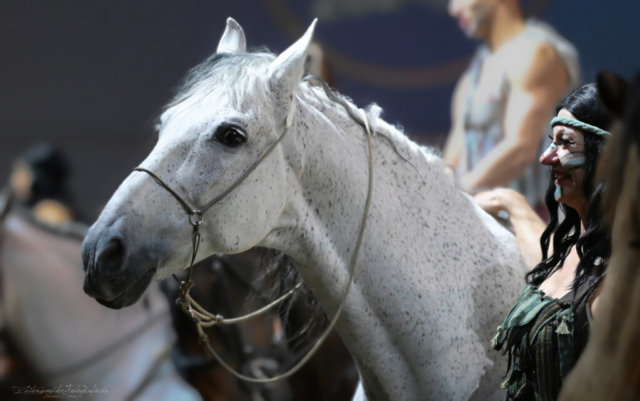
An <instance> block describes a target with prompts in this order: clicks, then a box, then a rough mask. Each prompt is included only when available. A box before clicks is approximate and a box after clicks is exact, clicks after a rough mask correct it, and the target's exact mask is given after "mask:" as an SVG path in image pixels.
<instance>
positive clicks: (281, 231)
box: [263, 91, 475, 320]
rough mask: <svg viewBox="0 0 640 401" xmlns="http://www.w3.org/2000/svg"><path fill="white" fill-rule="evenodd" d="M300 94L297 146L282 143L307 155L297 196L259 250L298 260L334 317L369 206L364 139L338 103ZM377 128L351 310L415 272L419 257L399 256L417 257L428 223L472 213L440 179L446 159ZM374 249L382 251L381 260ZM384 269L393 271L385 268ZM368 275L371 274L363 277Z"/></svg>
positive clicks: (449, 235) (295, 184) (445, 235)
mask: <svg viewBox="0 0 640 401" xmlns="http://www.w3.org/2000/svg"><path fill="white" fill-rule="evenodd" d="M298 98H299V110H298V112H297V115H296V121H297V122H296V123H294V126H293V127H292V128H291V129H292V130H293V131H294V132H291V133H290V136H289V142H294V141H296V142H297V143H296V144H294V145H292V144H291V143H289V144H287V145H285V150H284V151H285V152H288V151H289V148H297V149H303V152H302V153H303V155H302V157H301V159H302V161H301V162H300V163H301V165H302V168H301V169H300V171H298V172H297V173H296V174H297V175H296V176H295V177H294V178H292V179H291V185H292V189H291V193H292V194H293V195H292V197H291V200H290V203H289V205H288V206H287V207H286V208H285V211H284V213H283V215H282V221H281V224H280V225H279V227H278V228H277V229H275V230H274V231H273V232H272V234H271V235H269V236H268V237H267V239H266V240H265V242H264V243H263V245H265V246H268V247H274V248H276V249H279V250H281V251H284V252H285V253H287V254H289V255H290V256H292V258H293V260H294V262H295V264H296V267H297V269H298V271H299V273H300V274H301V276H302V278H303V279H304V280H305V282H306V283H307V284H308V285H309V286H311V288H312V289H314V294H315V295H316V296H317V297H318V299H319V300H320V302H321V304H322V305H323V307H324V308H325V311H327V312H328V313H329V314H332V312H333V310H335V308H336V307H337V305H338V303H339V301H340V298H341V293H342V290H343V288H345V285H346V282H347V280H348V276H349V274H348V267H349V266H348V264H349V260H350V258H351V255H352V253H353V250H354V245H355V241H356V238H357V235H358V231H359V229H360V225H361V220H362V215H363V211H364V207H365V203H366V197H367V188H368V186H367V182H368V161H367V152H366V137H365V133H364V130H363V129H362V127H361V126H360V125H358V124H356V123H355V122H353V120H352V119H351V118H349V117H348V115H347V114H346V113H345V112H343V111H342V112H341V110H340V109H339V108H337V107H336V106H334V105H327V104H326V103H325V102H328V100H326V101H325V102H323V101H322V100H319V99H317V98H316V97H315V96H314V95H312V94H311V95H310V94H309V93H308V92H304V91H303V92H302V93H301V94H299V95H298ZM372 123H373V124H372V125H373V126H374V127H376V128H375V131H376V133H375V134H374V136H373V142H374V151H373V153H374V155H373V157H374V164H375V167H374V181H375V184H374V189H373V199H372V206H371V211H370V215H369V217H368V220H367V227H366V233H365V237H364V243H363V245H362V248H361V250H360V257H359V260H360V261H361V263H359V266H358V268H359V269H361V270H360V271H359V273H358V274H357V275H356V277H358V278H357V280H356V282H355V285H354V287H353V288H352V295H351V297H350V301H349V303H350V304H352V307H353V308H354V309H357V308H362V307H365V306H366V305H365V304H366V303H367V301H366V300H365V299H364V298H366V297H367V296H364V298H362V297H360V295H362V294H360V295H358V294H359V292H360V291H361V289H362V287H364V286H366V285H367V283H368V281H369V280H377V279H384V278H383V277H389V275H402V274H404V273H403V272H402V270H403V269H405V268H406V269H412V268H415V265H413V263H414V262H415V260H411V261H409V259H411V258H408V259H407V258H405V257H403V255H410V256H415V255H416V254H418V253H419V252H417V251H416V248H419V247H424V244H422V245H421V244H419V243H417V241H416V239H419V238H422V237H423V235H421V234H428V227H429V226H432V227H435V226H436V225H438V224H439V223H438V222H437V221H436V219H440V218H441V215H442V213H441V212H440V209H443V207H444V208H447V207H452V206H453V207H455V209H456V210H457V211H458V213H456V215H455V216H454V217H456V218H458V217H460V218H464V217H465V216H467V217H471V216H473V215H475V212H474V210H473V207H472V206H471V204H470V202H469V201H468V199H466V198H465V197H464V196H463V195H462V194H461V193H460V191H459V190H458V189H457V188H456V187H455V186H454V185H453V183H452V182H451V180H450V179H449V178H448V177H447V176H446V175H445V174H444V168H443V165H442V162H441V160H440V159H438V158H437V157H435V156H432V155H429V154H427V153H425V152H423V150H422V149H420V148H419V147H418V146H417V145H415V144H413V143H411V142H410V141H409V140H408V139H406V138H405V137H404V136H403V135H402V134H401V133H399V132H397V131H394V130H395V129H394V128H393V127H391V126H390V125H388V124H386V123H384V122H383V121H381V120H377V121H372ZM303 127H304V128H303ZM382 135H384V137H386V138H389V140H390V141H391V143H393V145H394V146H395V147H396V150H397V152H396V150H394V149H393V147H392V146H390V145H389V144H388V143H387V142H388V140H386V139H384V138H383V137H382ZM286 146H289V148H286ZM398 153H399V154H400V155H401V156H402V157H401V156H400V155H399V154H398ZM402 158H404V159H407V161H404V160H403V159H402ZM292 170H293V168H292ZM432 211H433V212H432ZM398 227H402V230H398ZM441 235H442V239H443V240H444V241H447V240H449V239H450V240H451V241H453V238H454V236H455V233H454V232H453V231H452V230H443V231H442V232H441ZM376 249H378V250H386V251H385V252H383V253H384V254H383V255H380V254H379V253H378V252H376V251H374V250H376ZM403 258H404V259H406V260H404V261H403V260H402V259H403ZM413 259H419V258H413ZM407 262H409V263H407ZM388 265H393V266H394V269H388V268H385V266H388ZM365 269H366V272H365ZM371 272H375V274H374V275H375V277H374V275H370V276H369V275H367V274H368V273H371ZM361 285H362V287H361ZM365 292H366V291H365ZM359 297H360V298H359ZM358 299H359V300H360V301H358ZM359 302H361V304H360V305H358V303H359ZM347 313H348V312H347ZM345 320H346V319H345Z"/></svg>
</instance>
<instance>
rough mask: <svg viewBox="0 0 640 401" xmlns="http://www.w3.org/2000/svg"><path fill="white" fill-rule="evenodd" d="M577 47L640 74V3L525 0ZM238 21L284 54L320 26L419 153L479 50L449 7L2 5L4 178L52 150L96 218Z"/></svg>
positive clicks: (586, 61)
mask: <svg viewBox="0 0 640 401" xmlns="http://www.w3.org/2000/svg"><path fill="white" fill-rule="evenodd" d="M525 7H526V8H527V9H529V10H532V11H533V12H535V13H537V14H538V15H539V18H540V19H542V20H544V21H546V22H548V23H550V24H551V25H552V26H554V27H555V28H556V29H557V30H558V31H559V32H560V33H561V34H562V35H564V36H565V37H567V38H568V39H569V40H571V41H572V42H573V43H574V44H575V45H576V47H577V48H578V51H579V53H580V58H581V64H582V67H583V71H584V78H585V80H586V81H590V80H593V79H594V77H595V74H596V73H597V71H599V70H600V69H603V68H606V69H609V70H613V71H615V72H617V73H619V74H621V75H623V76H626V77H627V78H629V77H631V76H632V75H633V73H634V72H635V71H636V70H638V69H640V30H639V29H638V28H637V25H636V24H637V23H638V21H640V2H638V1H637V0H634V1H631V0H617V1H615V2H603V1H597V0H581V1H566V0H562V1H560V0H555V1H553V0H526V2H525ZM227 16H233V17H234V18H235V19H236V20H238V22H240V24H241V25H242V26H243V28H244V29H245V32H246V35H247V40H248V45H249V47H254V48H255V47H260V46H266V47H268V48H269V49H271V50H272V51H275V52H279V51H282V50H284V49H285V48H286V47H287V46H289V45H290V44H291V43H293V41H294V40H295V39H297V38H298V37H299V36H300V35H301V34H302V32H303V31H304V30H305V29H306V27H307V26H308V24H309V23H310V22H311V21H312V19H313V18H314V17H315V16H318V17H319V24H318V26H317V30H316V37H315V38H316V39H317V40H318V41H320V43H321V44H322V45H323V47H324V49H325V51H326V52H327V53H328V56H329V62H330V65H331V67H332V70H333V74H334V77H335V83H336V86H337V87H338V88H339V89H340V91H341V92H343V93H345V94H347V95H349V96H351V97H352V98H353V99H354V100H355V102H356V103H357V104H358V105H361V106H364V105H366V104H368V103H371V102H377V103H378V104H379V105H380V106H382V107H383V109H384V115H383V116H384V118H385V119H386V120H387V121H389V122H391V123H396V124H400V125H402V126H404V127H405V129H406V132H407V133H408V134H409V135H410V136H411V137H412V138H413V139H415V140H417V141H420V142H422V143H431V144H440V143H442V141H443V139H444V136H445V135H446V132H447V131H448V129H449V118H450V117H449V108H450V100H451V94H452V91H453V86H454V84H455V81H456V80H457V78H458V77H459V75H460V73H461V72H462V71H463V69H464V68H465V67H466V65H467V62H468V60H469V58H470V56H471V55H472V53H473V51H474V49H475V47H476V45H477V43H474V42H472V41H471V40H469V39H467V38H466V37H464V36H463V35H462V33H461V32H460V31H459V29H458V27H457V23H456V21H454V20H453V19H451V18H450V17H449V16H448V14H447V11H446V0H384V1H383V0H185V1H180V2H177V1H169V0H137V1H129V2H116V1H100V2H88V1H85V0H58V1H55V2H53V1H50V0H32V1H21V0H7V1H3V2H2V4H1V5H0V50H1V51H2V60H3V62H2V63H0V77H1V78H0V79H1V80H2V90H0V110H2V114H1V116H0V135H1V137H0V138H1V142H0V173H1V174H2V176H6V174H7V173H8V170H9V168H10V165H11V162H12V160H13V159H14V158H15V156H16V155H17V154H19V153H20V152H22V151H24V150H25V149H26V148H27V147H28V146H30V145H33V144H34V143H36V142H39V141H41V140H49V141H52V142H54V143H55V144H57V145H58V146H60V147H61V148H63V150H65V151H66V152H67V153H68V154H69V155H70V157H71V159H72V160H71V161H72V164H73V165H74V167H75V169H76V174H75V176H74V181H73V188H74V192H75V194H76V195H77V196H78V197H79V198H80V202H79V203H81V204H82V205H83V207H84V208H85V212H86V214H87V215H89V216H94V215H95V213H96V212H97V210H98V206H99V205H101V204H102V203H103V202H105V201H106V199H108V197H109V195H110V194H111V193H112V192H113V190H114V189H115V188H116V186H117V184H118V183H119V182H120V181H121V180H122V179H123V178H124V177H125V176H126V175H127V174H128V172H129V171H130V170H131V168H132V167H134V166H135V165H136V164H137V163H139V162H140V160H142V158H143V157H144V155H145V154H146V153H147V152H148V151H149V149H150V146H151V145H152V143H153V140H154V139H153V138H154V136H153V128H152V127H153V120H154V118H155V116H156V115H157V114H158V112H159V110H160V109H161V107H162V105H163V104H164V103H165V102H166V101H167V100H168V99H169V98H170V96H171V92H172V88H174V87H175V85H176V84H177V83H178V81H179V80H180V78H181V77H182V76H183V75H184V74H185V73H186V71H187V70H188V69H189V68H191V67H192V66H194V65H195V64H196V63H198V62H200V61H202V60H204V59H205V58H206V57H208V56H209V55H210V54H211V53H212V52H213V51H214V50H215V47H216V45H217V42H218V40H219V38H220V35H221V34H222V32H223V30H224V26H225V20H226V17H227Z"/></svg>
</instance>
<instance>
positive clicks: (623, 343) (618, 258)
mask: <svg viewBox="0 0 640 401" xmlns="http://www.w3.org/2000/svg"><path fill="white" fill-rule="evenodd" d="M598 90H599V92H600V94H601V98H602V101H603V103H604V104H605V106H606V107H607V109H608V110H609V111H610V112H611V113H612V114H613V115H614V116H615V117H616V119H617V124H616V127H615V128H614V129H613V130H612V131H613V137H612V139H611V140H610V142H609V143H608V144H607V148H606V151H605V154H604V155H603V158H602V159H601V162H600V166H599V170H600V180H601V182H602V185H606V186H607V188H606V191H605V194H606V195H605V201H604V208H605V212H606V215H607V218H608V220H609V224H610V225H611V226H612V245H613V249H612V254H611V258H610V259H609V267H608V273H607V277H606V279H605V280H604V285H603V288H602V294H601V296H600V305H599V306H598V316H597V317H596V319H595V321H594V323H593V326H592V329H591V334H590V339H589V343H588V345H587V348H586V349H585V351H584V354H583V355H582V357H581V358H580V360H579V361H578V363H577V365H576V367H575V369H574V370H573V372H572V373H571V375H569V377H568V379H567V381H566V382H565V384H564V387H563V390H562V393H561V395H560V400H562V401H574V400H575V401H596V400H617V401H631V400H638V399H640V358H638V355H640V325H639V324H638V316H640V296H639V294H640V269H639V264H638V261H639V260H640V208H639V205H640V186H639V184H640V74H638V75H637V76H636V78H635V80H634V81H633V83H632V84H631V85H630V84H628V83H626V82H624V81H623V80H622V79H620V78H618V77H616V76H614V75H612V74H601V75H600V76H599V77H598Z"/></svg>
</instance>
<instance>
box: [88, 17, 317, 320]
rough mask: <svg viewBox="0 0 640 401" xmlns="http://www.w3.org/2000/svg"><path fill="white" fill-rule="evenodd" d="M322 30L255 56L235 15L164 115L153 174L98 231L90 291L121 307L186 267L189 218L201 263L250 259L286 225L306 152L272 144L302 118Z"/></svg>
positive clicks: (137, 178) (121, 200)
mask: <svg viewBox="0 0 640 401" xmlns="http://www.w3.org/2000/svg"><path fill="white" fill-rule="evenodd" d="M314 27H315V21H314V23H312V24H311V26H310V27H309V29H308V30H307V32H306V33H305V34H304V35H303V36H302V38H301V39H299V40H298V41H297V42H296V43H294V44H293V45H292V46H291V47H289V48H288V49H287V50H286V51H284V52H283V53H282V54H280V55H279V56H278V57H275V56H273V55H271V54H268V53H247V52H246V44H245V43H246V41H245V35H244V32H243V31H242V28H241V27H240V26H239V25H238V24H237V23H236V22H235V21H234V20H233V19H231V18H229V19H228V21H227V27H226V30H225V32H224V34H223V36H222V38H221V39H220V42H219V45H218V48H217V51H216V53H215V54H214V55H213V56H211V57H210V58H209V59H208V60H206V61H205V62H204V63H203V64H201V65H200V66H197V67H196V68H194V69H193V70H192V71H191V72H190V74H189V75H188V77H187V79H186V80H185V82H184V84H183V86H182V88H181V90H180V91H179V92H178V94H177V95H176V97H175V98H174V99H173V100H172V101H171V102H170V103H169V104H168V106H167V107H166V108H165V110H164V112H163V114H162V115H161V118H160V123H159V125H158V132H159V137H158V141H157V144H156V145H155V147H154V149H153V150H152V151H151V153H150V154H149V155H148V157H147V158H146V159H145V160H144V161H143V162H142V163H141V165H140V168H142V169H144V171H140V170H137V171H134V172H132V173H131V174H130V175H129V176H128V177H127V178H126V179H125V180H124V182H123V183H122V184H121V185H120V187H119V188H118V189H117V191H116V192H115V193H114V195H113V196H112V198H111V199H110V201H109V202H108V204H107V205H106V207H105V209H104V210H103V212H102V213H101V215H100V217H99V218H98V220H97V221H96V222H95V224H94V225H93V226H92V227H91V229H90V230H89V233H88V235H87V237H86V239H85V241H84V244H83V250H82V254H83V260H84V269H85V273H86V276H85V282H84V290H85V292H86V293H87V294H89V295H91V296H92V297H94V298H96V299H97V300H98V302H100V303H102V304H103V305H106V306H109V307H112V308H121V307H123V306H128V305H131V304H133V303H134V302H136V301H137V300H138V299H139V298H140V296H141V295H142V293H143V292H144V290H145V289H146V288H147V286H148V285H149V283H150V282H151V280H152V279H153V278H154V277H155V278H156V279H163V278H165V277H167V276H169V275H170V274H172V273H175V272H177V271H179V270H181V269H183V268H185V267H187V266H188V265H189V263H190V261H191V258H192V247H193V243H192V230H193V228H192V225H191V224H190V221H191V222H194V220H197V223H200V221H201V224H200V225H199V227H198V229H199V237H198V238H197V239H196V241H197V242H198V243H199V244H200V247H199V251H198V257H197V260H201V259H203V258H205V257H207V256H209V255H211V254H213V253H227V254H229V253H237V252H241V251H244V250H246V249H249V248H251V247H253V246H255V245H256V244H258V243H259V242H260V241H261V240H262V239H263V238H265V237H266V236H267V235H269V234H270V233H271V232H272V231H274V230H276V229H277V228H278V227H277V225H278V221H279V218H280V215H281V214H282V213H283V210H284V208H285V205H286V204H287V202H288V199H287V197H288V193H289V192H290V189H291V185H293V183H295V181H296V175H295V174H296V172H295V170H296V168H295V159H296V157H297V156H296V154H295V149H296V146H297V145H296V143H295V141H296V139H295V138H294V134H291V135H288V137H287V138H285V139H286V140H283V141H282V142H281V146H273V145H274V144H275V143H277V142H276V141H277V140H279V139H280V138H281V136H283V133H284V132H286V130H287V129H288V127H289V126H290V125H291V121H292V118H293V115H294V113H295V111H296V109H295V102H294V98H295V95H294V91H295V90H296V88H297V87H298V85H299V83H300V82H301V78H302V74H303V68H304V62H305V58H306V53H307V49H308V47H309V43H310V41H311V37H312V34H313V30H314ZM270 147H272V148H273V149H271V150H273V151H272V152H270V154H268V157H264V159H262V157H263V156H265V152H266V151H267V150H268V149H270ZM254 165H255V169H253V167H252V166H254ZM252 169H253V170H252ZM249 170H252V171H250V176H248V178H247V179H246V180H244V181H243V183H240V185H238V186H237V187H235V188H234V184H235V183H238V182H239V180H242V179H244V178H242V177H243V175H245V174H247V173H248V172H249ZM160 180H161V181H162V182H164V183H165V184H163V185H159V181H160ZM168 188H171V190H168ZM230 188H233V190H232V191H229V189H230ZM171 191H175V192H173V195H172V193H171ZM227 192H229V193H228V196H227V195H226V193H227ZM221 195H222V196H223V198H222V199H219V202H218V201H216V202H215V204H210V203H211V200H216V199H218V198H220V196H221ZM207 204H209V206H210V207H207V206H206V205H207ZM187 205H188V206H187ZM190 209H199V210H201V211H202V214H200V213H196V214H193V215H191V214H188V213H186V211H190ZM204 209H207V210H204ZM185 210H186V211H185ZM197 260H196V261H197Z"/></svg>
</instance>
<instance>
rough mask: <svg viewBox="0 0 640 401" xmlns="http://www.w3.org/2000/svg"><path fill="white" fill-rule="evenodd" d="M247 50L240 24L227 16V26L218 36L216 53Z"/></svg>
mask: <svg viewBox="0 0 640 401" xmlns="http://www.w3.org/2000/svg"><path fill="white" fill-rule="evenodd" d="M246 51H247V40H246V39H245V37H244V31H243V30H242V28H241V27H240V24H238V23H237V22H236V20H234V19H233V18H231V17H229V18H227V28H226V29H225V30H224V33H223V34H222V38H220V42H219V43H218V49H217V50H216V53H244V52H246Z"/></svg>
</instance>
